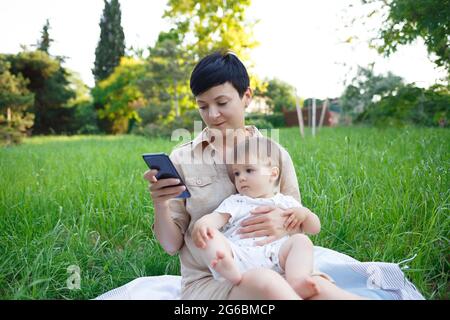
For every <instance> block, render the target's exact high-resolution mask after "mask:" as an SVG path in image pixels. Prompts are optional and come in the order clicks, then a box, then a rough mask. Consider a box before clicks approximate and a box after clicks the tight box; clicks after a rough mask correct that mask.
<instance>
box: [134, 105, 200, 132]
mask: <svg viewBox="0 0 450 320" xmlns="http://www.w3.org/2000/svg"><path fill="white" fill-rule="evenodd" d="M146 109H147V108H146ZM142 111H144V109H142ZM142 111H141V110H140V112H142ZM142 115H144V118H143V121H141V123H139V124H137V125H136V124H135V126H134V127H133V129H132V130H131V133H132V134H138V135H144V136H149V137H170V136H171V135H172V132H173V131H174V130H176V129H181V128H183V129H186V130H188V131H190V132H193V131H194V122H195V121H202V119H201V117H200V114H199V113H198V110H196V109H189V110H186V111H185V112H183V114H182V115H181V116H180V117H175V115H174V114H173V112H170V113H169V114H168V115H167V117H165V118H162V117H161V116H159V117H158V119H157V120H155V121H154V122H145V121H144V119H148V118H146V117H145V116H150V115H152V112H151V111H144V112H143V113H142Z"/></svg>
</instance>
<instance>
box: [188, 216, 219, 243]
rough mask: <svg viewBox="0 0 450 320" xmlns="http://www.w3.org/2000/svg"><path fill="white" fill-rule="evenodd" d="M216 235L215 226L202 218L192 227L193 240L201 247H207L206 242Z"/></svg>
mask: <svg viewBox="0 0 450 320" xmlns="http://www.w3.org/2000/svg"><path fill="white" fill-rule="evenodd" d="M213 236H214V228H211V227H209V226H208V225H207V224H206V223H205V222H203V221H202V220H201V219H200V220H198V221H197V222H196V223H195V224H194V228H193V229H192V240H194V243H195V245H196V246H197V247H199V248H202V249H204V248H206V242H207V241H208V240H209V239H212V238H213Z"/></svg>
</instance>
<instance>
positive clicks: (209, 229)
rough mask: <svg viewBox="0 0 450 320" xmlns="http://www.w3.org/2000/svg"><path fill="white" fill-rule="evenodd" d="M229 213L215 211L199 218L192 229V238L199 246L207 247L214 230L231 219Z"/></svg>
mask: <svg viewBox="0 0 450 320" xmlns="http://www.w3.org/2000/svg"><path fill="white" fill-rule="evenodd" d="M230 217H231V215H230V214H229V213H219V212H213V213H210V214H207V215H204V216H203V217H201V218H200V219H198V220H197V221H196V222H195V224H194V228H193V229H192V239H193V240H194V243H195V245H196V246H197V247H199V248H205V247H206V242H207V241H208V239H212V238H213V236H214V231H215V230H218V229H220V228H222V227H223V226H224V225H225V224H226V223H227V222H228V220H229V219H230Z"/></svg>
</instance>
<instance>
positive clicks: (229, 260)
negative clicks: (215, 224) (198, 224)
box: [200, 229, 242, 284]
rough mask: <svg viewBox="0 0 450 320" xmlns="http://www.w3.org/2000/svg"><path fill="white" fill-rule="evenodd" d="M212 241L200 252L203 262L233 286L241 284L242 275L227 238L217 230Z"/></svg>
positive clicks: (209, 240)
mask: <svg viewBox="0 0 450 320" xmlns="http://www.w3.org/2000/svg"><path fill="white" fill-rule="evenodd" d="M213 232H214V234H213V238H212V239H208V241H207V242H206V248H204V249H203V250H200V252H201V256H202V259H203V261H204V262H205V264H206V265H210V266H211V267H212V268H213V269H214V270H215V271H217V272H218V273H219V274H220V275H221V276H222V277H224V278H225V279H227V280H229V281H230V282H231V283H233V284H238V283H239V282H241V279H242V274H241V272H240V271H239V269H238V267H237V265H236V264H235V263H234V260H233V253H232V251H231V247H230V245H229V243H228V240H227V238H225V236H224V235H223V234H222V233H221V232H220V231H218V230H217V229H215V230H214V231H213Z"/></svg>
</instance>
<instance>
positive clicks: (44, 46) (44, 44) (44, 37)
mask: <svg viewBox="0 0 450 320" xmlns="http://www.w3.org/2000/svg"><path fill="white" fill-rule="evenodd" d="M49 30H50V22H49V21H48V19H47V20H46V22H45V25H44V26H43V27H42V31H41V39H40V40H39V41H38V43H37V48H38V50H41V51H44V52H45V53H47V54H48V53H49V52H48V50H49V48H50V43H52V42H53V41H54V40H53V39H51V38H50V34H49Z"/></svg>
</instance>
